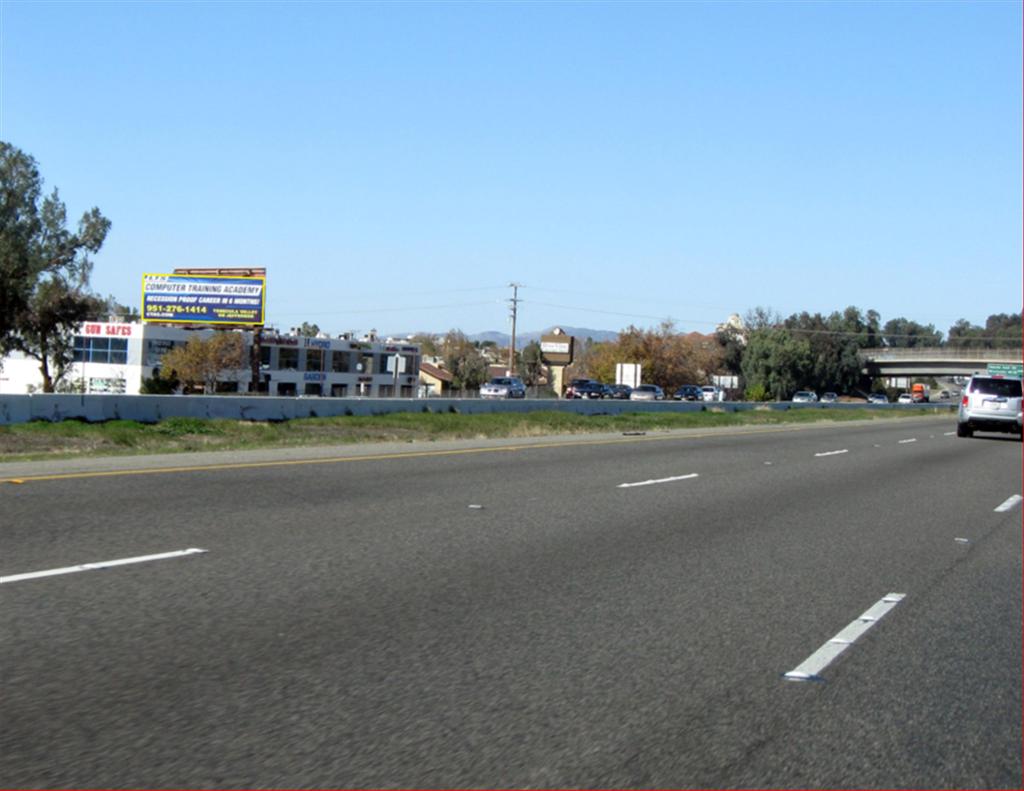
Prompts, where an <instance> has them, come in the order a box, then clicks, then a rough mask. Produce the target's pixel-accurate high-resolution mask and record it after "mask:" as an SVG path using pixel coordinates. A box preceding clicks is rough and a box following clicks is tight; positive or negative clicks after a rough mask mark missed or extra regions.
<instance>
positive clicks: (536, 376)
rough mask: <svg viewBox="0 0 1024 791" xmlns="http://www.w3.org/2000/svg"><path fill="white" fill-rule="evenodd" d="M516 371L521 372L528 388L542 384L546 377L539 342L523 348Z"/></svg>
mask: <svg viewBox="0 0 1024 791" xmlns="http://www.w3.org/2000/svg"><path fill="white" fill-rule="evenodd" d="M516 370H518V371H519V375H520V376H521V377H522V378H523V382H524V383H525V384H526V385H527V386H528V387H532V386H534V385H536V384H537V383H538V382H540V379H541V377H542V376H543V375H544V359H543V355H542V354H541V350H540V344H539V343H537V341H530V342H529V343H528V344H526V346H524V347H523V351H522V354H521V355H520V358H519V365H518V367H517V369H516Z"/></svg>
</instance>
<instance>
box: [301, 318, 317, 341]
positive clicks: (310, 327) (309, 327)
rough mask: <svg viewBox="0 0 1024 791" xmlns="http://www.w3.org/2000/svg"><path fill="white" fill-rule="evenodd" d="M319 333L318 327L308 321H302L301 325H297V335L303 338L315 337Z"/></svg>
mask: <svg viewBox="0 0 1024 791" xmlns="http://www.w3.org/2000/svg"><path fill="white" fill-rule="evenodd" d="M319 334H320V327H318V326H317V325H316V324H310V323H309V322H306V321H304V322H302V326H301V327H299V335H301V336H303V337H305V338H315V337H316V336H317V335H319Z"/></svg>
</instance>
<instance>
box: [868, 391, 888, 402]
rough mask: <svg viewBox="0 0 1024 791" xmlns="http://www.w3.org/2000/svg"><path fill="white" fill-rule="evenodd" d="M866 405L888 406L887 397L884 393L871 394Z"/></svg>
mask: <svg viewBox="0 0 1024 791" xmlns="http://www.w3.org/2000/svg"><path fill="white" fill-rule="evenodd" d="M868 403H869V404H888V403H889V396H887V395H886V394H885V393H872V394H871V395H869V396H868Z"/></svg>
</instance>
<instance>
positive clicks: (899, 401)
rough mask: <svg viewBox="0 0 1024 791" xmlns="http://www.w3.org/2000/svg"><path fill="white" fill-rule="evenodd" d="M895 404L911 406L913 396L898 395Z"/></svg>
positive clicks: (907, 394)
mask: <svg viewBox="0 0 1024 791" xmlns="http://www.w3.org/2000/svg"><path fill="white" fill-rule="evenodd" d="M896 403H897V404H913V403H914V396H912V395H911V394H910V393H900V397H899V398H897V399H896Z"/></svg>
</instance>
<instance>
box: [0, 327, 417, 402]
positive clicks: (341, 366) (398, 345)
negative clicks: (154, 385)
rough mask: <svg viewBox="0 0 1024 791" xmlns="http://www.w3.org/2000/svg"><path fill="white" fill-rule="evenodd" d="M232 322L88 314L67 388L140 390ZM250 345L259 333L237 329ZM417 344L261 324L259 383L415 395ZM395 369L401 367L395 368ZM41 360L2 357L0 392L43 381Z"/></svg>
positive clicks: (236, 374)
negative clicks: (165, 363) (211, 325)
mask: <svg viewBox="0 0 1024 791" xmlns="http://www.w3.org/2000/svg"><path fill="white" fill-rule="evenodd" d="M218 331H221V332H224V331H233V330H213V329H186V328H183V327H173V326H166V325H161V324H143V323H120V322H88V323H86V324H83V325H82V327H81V328H80V331H79V333H78V334H76V335H75V339H74V363H73V364H72V366H71V369H70V370H69V372H68V373H67V374H66V375H65V377H64V379H63V383H62V389H71V390H74V391H76V392H82V393H124V394H128V395H135V394H138V393H140V392H141V389H142V383H143V381H144V380H145V379H149V378H152V377H153V376H154V374H155V372H157V371H159V370H160V367H161V361H162V358H163V356H164V354H166V353H167V352H168V351H169V350H170V349H172V348H174V347H175V346H178V345H184V344H186V343H188V341H189V340H190V339H192V338H195V337H200V338H208V337H210V336H211V335H212V334H213V333H214V332H218ZM237 332H239V334H240V335H241V336H242V337H243V338H244V339H245V343H246V347H247V348H251V347H252V344H253V340H254V333H253V332H251V331H237ZM419 363H420V350H419V347H418V346H416V345H415V344H409V343H406V342H404V341H402V342H395V341H393V340H391V339H388V340H384V341H382V340H379V339H377V338H374V337H367V338H362V339H359V340H356V339H353V338H349V337H345V336H343V337H339V338H329V337H316V338H310V337H305V336H300V335H295V334H286V333H278V332H276V331H273V330H270V331H268V330H264V331H263V333H262V337H261V340H260V372H259V387H258V391H259V392H261V393H267V394H270V395H278V396H299V395H302V396H333V397H341V396H367V397H373V398H390V397H400V398H414V397H416V396H417V394H418V393H417V390H418V387H417V384H418V376H419ZM396 369H397V370H396ZM42 384H43V382H42V375H41V374H40V372H39V362H38V361H37V360H34V359H32V358H30V357H26V356H25V355H23V354H20V353H14V354H11V355H9V356H8V357H6V358H4V361H3V368H2V369H0V394H22V393H31V392H37V391H39V390H41V389H42ZM251 385H252V371H251V370H250V369H249V368H246V369H242V370H237V371H225V372H224V374H223V377H222V380H221V381H220V382H219V383H218V391H220V392H226V393H248V392H251V391H252V387H251Z"/></svg>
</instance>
